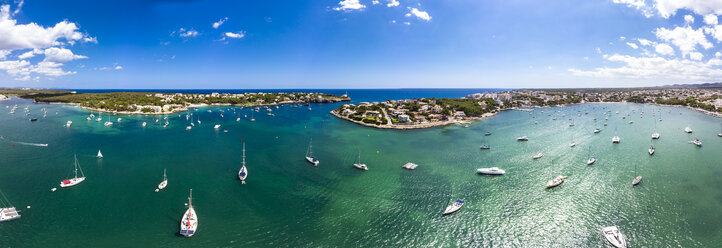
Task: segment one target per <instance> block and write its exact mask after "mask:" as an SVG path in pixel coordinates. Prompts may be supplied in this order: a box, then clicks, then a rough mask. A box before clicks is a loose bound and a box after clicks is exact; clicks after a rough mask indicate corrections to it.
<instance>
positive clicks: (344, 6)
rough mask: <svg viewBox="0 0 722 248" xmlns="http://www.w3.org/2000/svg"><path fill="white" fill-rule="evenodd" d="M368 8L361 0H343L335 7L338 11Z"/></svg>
mask: <svg viewBox="0 0 722 248" xmlns="http://www.w3.org/2000/svg"><path fill="white" fill-rule="evenodd" d="M363 8H366V5H363V4H361V3H359V0H343V1H341V2H338V7H335V8H333V10H336V11H342V10H343V11H351V10H360V9H363Z"/></svg>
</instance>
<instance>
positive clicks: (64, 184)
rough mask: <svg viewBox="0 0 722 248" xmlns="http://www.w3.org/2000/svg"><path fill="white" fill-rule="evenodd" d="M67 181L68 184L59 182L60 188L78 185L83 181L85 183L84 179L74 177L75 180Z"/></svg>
mask: <svg viewBox="0 0 722 248" xmlns="http://www.w3.org/2000/svg"><path fill="white" fill-rule="evenodd" d="M67 180H68V181H70V182H68V183H65V182H60V187H63V188H67V187H72V186H75V185H78V184H80V183H82V182H83V181H85V177H76V178H71V179H67Z"/></svg>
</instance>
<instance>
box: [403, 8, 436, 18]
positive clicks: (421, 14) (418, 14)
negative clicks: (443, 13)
mask: <svg viewBox="0 0 722 248" xmlns="http://www.w3.org/2000/svg"><path fill="white" fill-rule="evenodd" d="M409 10H410V12H409V13H406V17H410V16H412V15H413V16H416V18H419V19H421V20H424V21H430V20H431V16H430V15H429V13H426V11H421V10H419V9H417V8H411V7H409Z"/></svg>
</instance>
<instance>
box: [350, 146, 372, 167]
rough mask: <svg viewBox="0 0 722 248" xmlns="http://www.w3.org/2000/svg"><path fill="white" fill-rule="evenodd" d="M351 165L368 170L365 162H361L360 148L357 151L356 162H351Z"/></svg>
mask: <svg viewBox="0 0 722 248" xmlns="http://www.w3.org/2000/svg"><path fill="white" fill-rule="evenodd" d="M353 166H354V167H356V168H358V169H361V170H369V168H368V167H367V166H366V164H362V163H361V150H359V151H358V162H357V163H355V164H353Z"/></svg>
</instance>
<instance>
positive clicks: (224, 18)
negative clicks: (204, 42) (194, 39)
mask: <svg viewBox="0 0 722 248" xmlns="http://www.w3.org/2000/svg"><path fill="white" fill-rule="evenodd" d="M226 21H228V17H223V18H221V19H220V20H218V21H217V22H214V23H213V25H212V26H213V28H215V29H218V27H220V26H221V25H223V23H224V22H226Z"/></svg>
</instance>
